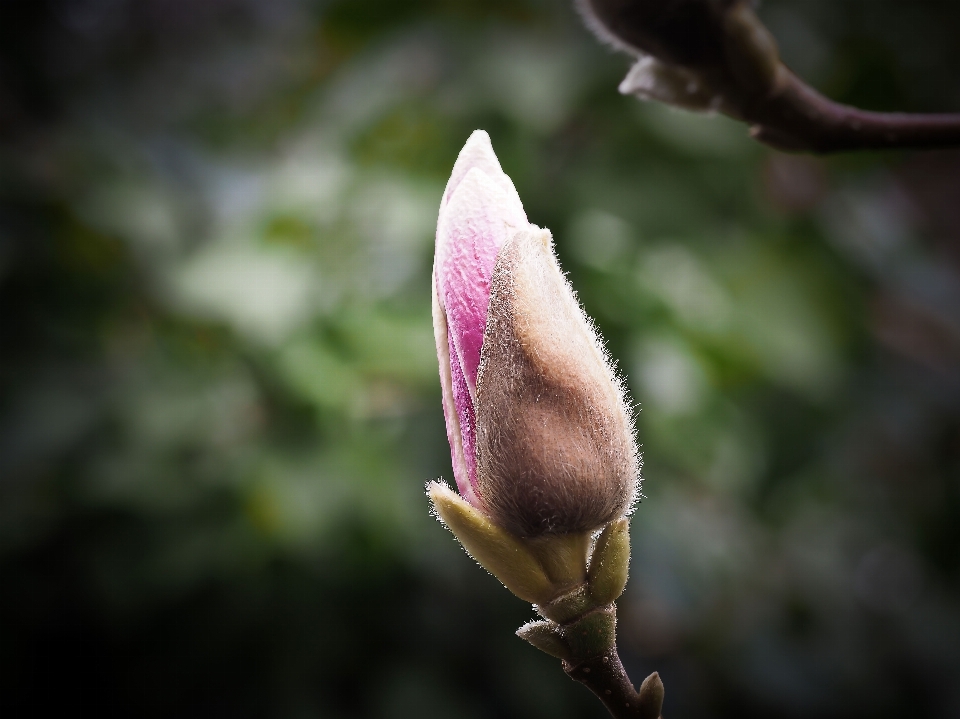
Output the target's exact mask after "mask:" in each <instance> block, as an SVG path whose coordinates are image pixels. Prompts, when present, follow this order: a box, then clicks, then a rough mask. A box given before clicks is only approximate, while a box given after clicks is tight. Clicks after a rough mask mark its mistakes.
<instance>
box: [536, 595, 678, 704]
mask: <svg viewBox="0 0 960 719" xmlns="http://www.w3.org/2000/svg"><path fill="white" fill-rule="evenodd" d="M616 621H617V619H616V605H615V604H613V603H611V604H608V605H606V606H603V607H599V608H596V609H594V610H591V611H588V612H587V613H586V614H583V615H581V616H579V617H577V618H576V619H574V620H573V621H571V622H569V623H565V624H558V623H556V622H553V621H551V620H547V621H543V622H533V623H530V624H527V625H525V626H524V627H521V629H520V630H519V631H518V632H517V634H518V635H519V636H521V637H522V638H524V639H526V640H527V641H528V642H530V643H531V644H533V645H534V646H535V647H537V648H539V649H541V650H542V651H545V652H547V653H548V654H552V655H553V656H556V657H559V658H561V659H562V660H563V669H564V671H565V672H566V673H567V675H568V676H569V677H570V678H571V679H574V680H576V681H578V682H580V683H581V684H583V685H584V686H585V687H587V689H589V690H590V691H592V692H593V693H594V694H596V695H597V697H598V698H599V699H600V701H602V702H603V705H604V706H605V707H606V708H607V710H608V711H609V712H610V714H611V715H612V716H613V717H614V719H658V717H659V716H660V710H661V707H662V706H663V682H661V681H660V675H659V674H657V672H654V673H653V674H651V675H650V676H648V677H647V678H646V679H645V680H644V681H643V684H641V685H640V691H637V690H636V689H634V686H633V683H632V682H631V681H630V677H628V676H627V672H626V670H625V669H624V668H623V663H622V662H621V661H620V655H619V654H618V653H617V643H616Z"/></svg>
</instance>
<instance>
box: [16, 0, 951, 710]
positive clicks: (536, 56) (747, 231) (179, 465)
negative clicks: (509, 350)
mask: <svg viewBox="0 0 960 719" xmlns="http://www.w3.org/2000/svg"><path fill="white" fill-rule="evenodd" d="M761 12H762V15H763V17H764V18H766V19H767V20H768V21H769V23H770V26H771V28H772V29H773V30H774V32H775V33H776V34H777V37H778V39H779V41H780V43H781V46H782V49H783V53H784V56H785V58H786V60H787V61H788V62H789V63H790V64H791V65H792V66H793V67H795V68H797V69H798V71H800V72H801V73H802V74H804V75H805V76H806V77H807V78H808V79H810V80H811V81H812V82H814V83H815V84H817V85H818V86H819V87H821V88H823V89H824V90H825V91H827V92H829V93H831V94H832V95H833V96H834V97H836V98H838V99H841V100H846V101H853V102H858V103H860V104H862V105H864V106H869V107H877V108H884V109H902V110H957V109H958V108H960V86H958V85H957V83H956V82H955V78H956V77H957V73H958V72H960V49H958V48H960V45H958V44H957V43H956V42H955V41H954V40H955V38H954V37H953V36H954V34H955V33H954V29H955V28H956V27H958V23H960V10H958V8H957V6H956V5H955V4H953V3H950V2H945V1H944V2H939V1H937V0H923V1H918V2H915V3H911V4H909V5H903V4H902V3H895V2H893V1H892V0H871V1H870V2H867V1H866V0H844V1H843V2H836V1H834V2H827V1H826V0H817V1H816V2H803V3H801V2H799V1H798V0H777V1H773V0H771V1H770V2H767V3H765V4H764V5H763V6H762V8H761ZM626 68H627V62H626V60H625V59H624V58H622V57H617V56H613V55H611V54H610V53H609V52H608V51H607V50H606V49H604V48H603V47H601V46H600V45H599V44H598V43H597V42H595V41H594V40H593V39H592V38H591V37H589V36H588V34H587V33H586V32H585V31H584V30H583V29H582V27H581V25H580V23H579V21H578V19H577V17H576V15H575V13H574V11H573V10H572V8H571V7H570V5H569V3H558V2H547V1H546V0H526V1H525V2H510V3H507V2H485V3H480V2H462V1H460V2H454V1H453V0H431V1H430V2H427V1H423V2H387V1H385V0H340V1H339V2H310V1H309V0H274V1H272V2H267V1H266V0H217V1H216V2H205V3H192V2H189V1H188V0H142V1H140V2H132V1H131V0H42V1H37V0H29V1H28V0H8V2H6V3H4V4H3V6H2V9H0V108H2V109H0V129H2V132H3V143H2V145H0V303H2V308H3V309H2V311H0V327H2V330H0V336H2V338H3V339H2V348H3V350H2V355H0V388H2V390H0V611H2V614H0V616H2V619H0V666H2V669H3V671H2V673H0V687H2V691H0V706H2V707H7V706H10V707H13V708H14V709H16V710H17V711H16V712H15V714H12V715H21V714H25V713H26V711H25V709H28V710H29V713H31V714H34V713H38V711H37V710H38V708H40V707H42V706H44V705H46V704H48V703H49V704H53V703H55V702H69V704H70V706H71V707H72V711H79V712H80V713H81V714H94V713H95V714H96V715H98V716H103V715H110V714H116V715H123V716H130V715H137V716H161V715H163V716H167V715H173V714H176V715H178V716H194V715H197V716H199V715H203V716H221V715H222V716H231V717H237V716H251V717H252V716H277V717H378V718H381V717H382V718H384V719H390V718H392V717H398V718H399V717H411V716H416V717H423V718H424V719H428V718H429V717H452V716H456V717H465V718H469V717H504V718H506V717H551V719H561V718H562V717H574V716H577V717H587V716H592V717H601V716H603V715H604V713H603V709H602V707H601V706H600V704H599V703H598V702H596V700H595V699H594V698H593V697H592V696H590V695H589V694H588V693H587V692H586V691H585V690H584V689H583V688H582V687H579V686H578V685H576V684H574V683H573V682H570V681H569V680H568V679H567V678H566V677H565V676H564V675H563V673H562V671H561V669H560V667H559V666H558V663H557V662H556V661H555V660H552V659H550V658H549V657H547V656H545V655H541V654H540V653H539V652H537V651H536V650H534V649H532V648H531V647H529V646H527V645H526V644H525V643H524V642H522V641H520V640H519V639H517V638H515V637H514V636H513V630H514V629H515V628H516V627H517V626H519V625H520V624H521V623H522V622H523V621H525V620H526V619H528V618H529V617H530V614H531V611H530V609H529V608H528V607H525V606H523V605H522V603H520V602H519V601H517V600H515V599H514V598H513V597H512V596H510V595H509V594H508V593H507V592H506V590H504V589H502V588H501V587H500V586H499V585H498V584H497V583H496V581H495V580H493V579H492V578H491V577H489V576H487V575H486V574H484V573H483V572H482V571H481V570H480V569H478V568H477V567H476V566H474V565H473V563H472V562H471V561H470V560H469V559H468V558H467V557H465V556H464V555H463V553H462V552H461V551H460V550H459V548H458V547H457V545H456V544H455V542H454V541H453V539H452V537H451V536H450V535H449V534H448V533H447V532H446V531H445V530H444V529H443V528H442V527H441V526H440V525H439V524H438V523H437V522H435V521H434V520H433V519H432V518H431V517H430V516H429V515H428V513H427V502H426V499H425V497H424V495H423V485H424V482H426V481H427V480H430V479H433V478H435V477H438V476H447V477H449V476H450V473H451V470H450V459H449V451H448V448H447V446H446V441H445V434H444V428H443V419H442V413H441V411H440V392H439V383H438V381H437V376H436V359H435V356H434V348H433V337H432V329H431V320H430V307H429V305H430V294H429V282H430V279H429V278H430V267H431V261H432V242H433V228H434V223H435V221H436V212H437V207H438V203H439V196H440V192H441V190H442V187H443V184H444V182H445V180H446V176H447V173H448V172H449V170H450V167H451V166H452V164H453V161H454V159H455V157H456V154H457V152H458V150H459V148H460V146H461V145H462V143H463V142H464V140H465V139H466V137H467V136H468V135H469V132H470V131H471V130H473V129H474V128H477V127H482V128H484V129H486V130H487V131H489V132H490V134H491V136H492V138H493V142H494V147H495V149H496V151H497V153H498V155H499V156H500V159H501V162H502V163H503V165H504V169H505V170H506V171H507V172H508V173H509V174H510V175H511V177H512V178H513V179H514V181H515V183H516V184H517V187H518V189H519V192H520V196H521V197H522V198H523V200H524V203H525V207H526V209H527V214H528V216H529V217H530V219H531V221H533V222H535V223H537V224H540V225H542V226H545V227H549V228H550V229H551V230H552V231H553V233H554V236H555V238H556V241H557V245H558V249H559V254H560V257H561V261H562V263H563V266H564V268H565V269H566V270H567V271H568V272H569V273H570V276H571V279H572V282H573V284H574V286H575V288H576V289H577V291H578V292H579V295H580V297H581V300H582V301H583V304H584V305H585V307H586V309H587V312H588V313H589V314H590V315H591V316H593V317H595V318H596V320H597V323H598V325H599V326H600V328H601V330H602V331H603V333H604V335H605V337H606V338H607V339H608V342H609V346H610V349H611V352H612V354H613V356H614V357H615V358H616V359H617V360H618V362H619V366H620V368H621V369H622V371H623V373H624V375H625V376H626V377H627V378H628V381H629V384H630V387H631V389H632V392H633V396H634V398H635V400H636V401H637V403H638V407H639V410H638V413H637V425H638V432H639V436H640V440H641V442H642V443H643V446H644V453H645V454H644V457H645V470H644V475H645V484H644V492H645V494H646V496H647V499H645V501H644V502H643V503H642V505H641V506H640V507H639V508H638V509H637V512H636V514H635V519H634V521H633V542H634V560H633V571H632V576H631V583H630V585H629V587H628V590H627V593H626V594H625V596H624V598H623V599H622V600H621V609H620V612H621V626H620V635H621V644H622V646H623V654H624V658H625V662H626V664H627V666H628V669H629V670H630V671H631V673H632V674H633V676H634V678H635V679H636V680H638V681H639V679H641V678H642V677H643V676H645V674H646V673H648V672H649V671H652V670H653V669H658V670H659V671H660V672H661V675H662V676H663V678H664V682H665V685H666V690H667V695H666V705H665V713H666V714H667V715H668V716H670V717H700V716H738V717H750V716H769V715H775V716H784V717H792V716H797V717H800V716H810V715H813V714H816V715H817V716H822V717H841V716H842V717H845V719H847V718H849V717H894V716H898V717H899V716H905V715H909V716H929V717H952V716H956V715H957V714H958V713H960V690H958V689H957V685H956V682H955V677H956V676H957V674H958V672H960V586H958V578H960V574H958V572H960V567H958V556H960V553H958V549H960V370H958V367H960V274H958V272H960V270H958V262H960V254H958V253H957V247H958V246H960V244H958V243H960V205H958V203H957V199H958V198H960V157H958V156H957V155H956V154H955V153H948V152H943V153H929V154H926V155H886V156H874V155H861V156H846V157H838V158H834V159H831V160H829V161H824V160H817V159H813V158H809V157H797V156H788V155H783V154H778V153H774V152H771V151H768V150H766V149H764V148H762V147H760V146H758V145H757V144H755V143H753V142H752V141H751V140H750V139H749V138H748V137H747V134H746V129H745V128H744V127H742V126H740V125H738V124H736V123H734V122H732V121H730V120H727V119H724V118H720V117H702V116H696V115H690V114H684V113H681V112H678V111H674V110H670V109H667V108H663V107H660V106H655V105H644V104H641V103H639V102H637V101H635V100H633V99H631V98H625V97H621V96H619V95H618V94H617V93H616V86H617V84H618V82H619V80H620V78H621V77H622V75H623V74H624V73H625V71H626Z"/></svg>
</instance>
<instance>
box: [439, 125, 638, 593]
mask: <svg viewBox="0 0 960 719" xmlns="http://www.w3.org/2000/svg"><path fill="white" fill-rule="evenodd" d="M433 311H434V331H435V336H436V341H437V353H438V356H439V360H440V378H441V385H442V388H443V406H444V415H445V417H446V423H447V436H448V439H449V440H450V447H451V454H452V457H453V467H454V476H455V477H456V480H457V487H458V489H459V490H460V494H459V497H458V496H457V495H456V494H454V493H453V492H452V491H450V490H449V489H447V488H446V487H445V486H443V485H442V484H439V483H433V484H431V485H430V487H429V493H430V495H431V498H432V499H433V502H434V508H435V510H436V512H437V514H438V515H439V516H440V518H441V519H443V520H444V521H445V522H446V524H447V525H448V527H450V529H451V530H453V532H454V533H455V534H456V535H457V536H458V537H459V538H460V539H461V542H462V543H463V545H464V547H465V548H466V549H467V550H468V551H469V552H470V553H471V554H472V555H473V556H474V558H475V559H477V561H479V562H480V563H481V564H483V565H484V566H485V567H486V568H487V569H488V570H489V571H491V572H492V573H494V574H495V575H497V576H498V577H499V578H500V579H501V581H503V582H504V584H506V585H507V586H508V588H510V589H512V590H513V591H514V592H515V593H516V594H518V596H521V597H523V598H525V599H529V600H530V601H533V602H535V603H537V604H548V603H549V602H550V601H552V600H553V599H555V598H556V597H558V596H561V595H563V594H564V593H565V592H569V591H571V590H572V589H574V588H576V587H580V586H584V585H585V583H586V582H587V563H588V559H589V558H588V555H589V552H590V544H591V536H592V535H593V533H594V532H596V531H597V530H599V529H601V528H603V527H605V526H606V525H608V524H610V523H611V522H614V521H616V520H619V519H621V518H622V517H624V516H625V515H626V513H627V512H628V511H629V509H630V507H631V505H632V503H633V501H634V498H635V497H636V493H637V488H638V484H639V455H638V451H637V446H636V442H635V440H634V436H633V423H632V420H631V416H630V410H629V405H628V403H627V400H626V395H625V392H624V388H623V383H622V381H621V380H620V379H619V377H618V376H617V374H616V373H615V371H614V370H613V367H612V365H611V362H610V360H609V357H608V356H607V353H606V351H605V349H604V347H603V344H602V342H601V341H600V338H599V336H598V335H597V332H596V330H595V328H594V326H593V324H592V322H591V321H590V320H589V319H588V318H587V316H586V315H585V314H584V313H583V310H582V309H581V308H580V304H579V302H578V301H577V299H576V296H575V295H574V293H573V291H572V290H571V288H570V285H569V283H568V282H567V280H566V278H565V277H564V275H563V273H562V272H561V270H560V267H559V265H558V264H557V260H556V257H555V255H554V251H553V241H552V239H551V237H550V233H549V232H548V231H547V230H543V229H540V228H539V227H536V226H535V225H532V224H530V223H529V222H528V221H527V218H526V214H525V213H524V211H523V205H522V204H521V203H520V198H519V197H518V195H517V192H516V190H515V189H514V186H513V183H512V182H511V181H510V178H509V177H507V175H506V174H504V173H503V171H502V170H501V169H500V164H499V162H498V161H497V158H496V156H495V155H494V153H493V149H492V147H491V146H490V139H489V137H488V136H487V134H486V133H484V132H482V131H477V132H475V133H474V134H473V135H472V136H471V137H470V139H469V140H468V141H467V144H466V145H465V146H464V148H463V150H462V151H461V153H460V156H459V158H458V159H457V162H456V164H455V165H454V168H453V172H452V174H451V177H450V181H449V182H448V184H447V188H446V190H445V191H444V194H443V200H442V202H441V207H440V217H439V221H438V224H437V247H436V258H435V262H434V274H433ZM624 526H625V524H624ZM618 536H619V535H618ZM626 556H627V555H624V558H623V561H624V562H625V561H626ZM623 571H624V572H625V569H624V570H623ZM604 582H606V584H610V581H609V580H604ZM613 583H614V584H616V580H614V581H613ZM621 589H622V587H621ZM610 591H611V590H610V589H609V588H606V589H604V590H603V591H601V594H603V595H604V596H606V595H607V594H610ZM613 598H615V597H612V598H610V599H608V600H607V601H612V599H613Z"/></svg>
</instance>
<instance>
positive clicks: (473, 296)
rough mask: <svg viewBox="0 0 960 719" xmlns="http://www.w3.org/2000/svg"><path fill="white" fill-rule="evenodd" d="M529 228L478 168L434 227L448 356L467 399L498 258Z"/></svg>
mask: <svg viewBox="0 0 960 719" xmlns="http://www.w3.org/2000/svg"><path fill="white" fill-rule="evenodd" d="M526 227H529V223H528V222H527V217H526V215H525V214H524V212H523V205H521V204H520V203H519V201H518V200H517V201H515V198H513V197H511V196H510V195H509V194H508V193H507V192H505V191H504V190H503V189H502V188H501V186H500V185H498V184H497V183H495V182H494V181H493V180H491V179H490V178H489V177H488V176H487V175H486V174H485V173H484V172H482V171H481V170H479V169H477V168H473V169H471V170H470V171H469V172H468V173H467V174H466V176H465V177H464V178H463V180H462V181H461V182H460V183H459V184H458V185H457V187H456V189H455V190H454V192H453V194H452V195H451V197H450V201H449V202H448V203H447V205H446V207H444V208H443V210H442V211H441V213H440V220H439V223H438V227H437V253H436V272H437V292H438V294H439V298H440V304H441V306H442V307H443V308H444V310H445V312H446V317H447V325H448V331H449V332H450V336H451V340H452V346H453V348H454V349H453V350H451V355H453V354H455V355H456V356H457V358H458V359H459V361H460V367H461V368H462V370H463V374H464V378H465V380H466V382H467V388H468V389H469V392H470V396H471V397H473V396H475V394H476V387H477V371H478V369H479V367H480V348H481V346H482V344H483V331H484V329H485V328H486V324H487V306H488V305H489V304H490V277H491V276H492V275H493V265H494V263H495V262H496V260H497V253H498V252H499V251H500V248H501V247H502V246H503V243H504V242H506V241H507V239H508V238H509V237H511V236H512V235H513V234H514V233H515V232H517V231H518V230H520V229H522V228H526Z"/></svg>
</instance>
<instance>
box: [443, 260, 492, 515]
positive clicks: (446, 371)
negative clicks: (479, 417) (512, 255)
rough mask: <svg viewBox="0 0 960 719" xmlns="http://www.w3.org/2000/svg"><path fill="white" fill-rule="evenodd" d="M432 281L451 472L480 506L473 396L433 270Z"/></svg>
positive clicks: (464, 493)
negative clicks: (457, 356) (465, 448)
mask: <svg viewBox="0 0 960 719" xmlns="http://www.w3.org/2000/svg"><path fill="white" fill-rule="evenodd" d="M432 284H433V332H434V338H435V339H436V342H437V356H438V358H439V360H440V386H441V388H442V390H443V416H444V420H445V422H446V425H447V440H448V441H449V442H450V454H451V456H452V458H453V476H454V478H455V479H456V480H457V488H458V489H459V490H460V495H461V496H462V497H463V498H464V499H466V500H467V501H468V502H470V504H472V505H473V506H474V507H477V508H480V500H479V495H478V494H477V492H476V487H477V479H476V464H477V462H476V447H475V444H476V425H475V422H474V408H473V400H472V399H471V398H470V394H469V392H468V391H466V382H465V380H464V378H463V371H462V370H461V369H460V361H459V360H458V359H457V358H456V352H455V351H453V350H452V344H453V343H452V341H451V339H450V336H449V334H448V333H447V318H446V313H445V312H444V311H443V308H442V307H441V306H440V301H439V299H438V297H437V282H436V273H434V280H433V283H432ZM461 413H462V414H461ZM461 427H466V428H467V434H468V436H469V437H470V440H469V441H470V444H469V455H468V454H466V453H465V452H464V434H463V432H462V431H461ZM468 456H469V463H468V459H467V457H468Z"/></svg>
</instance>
